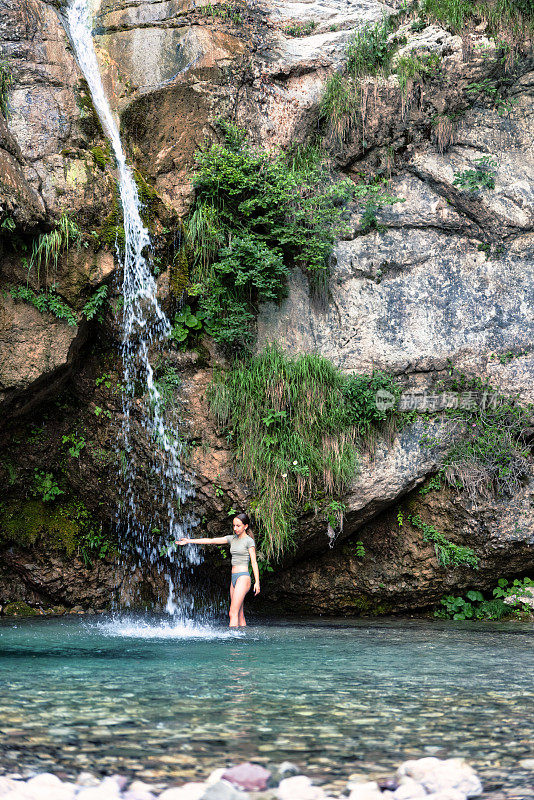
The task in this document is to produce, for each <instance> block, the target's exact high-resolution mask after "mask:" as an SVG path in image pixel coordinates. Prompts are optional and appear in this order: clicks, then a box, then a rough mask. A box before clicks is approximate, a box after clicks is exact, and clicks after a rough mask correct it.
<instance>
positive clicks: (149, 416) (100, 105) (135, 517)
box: [66, 0, 200, 619]
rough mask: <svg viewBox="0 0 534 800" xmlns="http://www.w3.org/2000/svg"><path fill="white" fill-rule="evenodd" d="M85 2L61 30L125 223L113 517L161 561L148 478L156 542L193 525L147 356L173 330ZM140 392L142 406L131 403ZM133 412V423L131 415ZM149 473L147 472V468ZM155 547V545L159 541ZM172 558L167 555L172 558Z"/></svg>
mask: <svg viewBox="0 0 534 800" xmlns="http://www.w3.org/2000/svg"><path fill="white" fill-rule="evenodd" d="M87 2H88V0H71V1H70V3H69V5H68V8H67V12H66V24H67V29H68V32H69V34H70V38H71V41H72V44H73V47H74V50H75V53H76V57H77V60H78V64H79V66H80V69H81V70H82V72H83V75H84V77H85V79H86V81H87V84H88V87H89V90H90V92H91V96H92V99H93V104H94V107H95V110H96V112H97V114H98V117H99V119H100V122H101V124H102V128H103V130H104V132H105V134H106V136H107V137H108V138H109V141H110V143H111V146H112V149H113V153H114V156H115V161H116V164H117V174H118V177H117V180H118V186H119V193H120V201H121V206H122V212H123V219H124V236H125V243H124V249H123V251H121V252H120V253H119V257H120V260H121V262H122V263H121V266H122V268H123V283H122V293H123V300H124V303H123V309H122V342H121V353H122V360H123V370H124V373H123V384H124V392H123V407H122V412H123V418H122V420H123V421H122V442H121V447H122V449H123V451H124V454H125V458H123V471H124V473H125V486H126V489H125V495H126V496H125V497H124V502H123V504H122V508H121V509H120V510H119V512H118V524H119V528H120V529H121V530H122V536H123V537H124V540H125V541H127V542H128V545H129V547H130V548H131V549H132V548H133V549H134V550H135V551H136V552H137V556H138V559H139V561H144V562H146V560H149V561H150V562H151V563H154V562H155V561H157V560H158V558H159V547H158V542H157V539H155V536H154V530H153V527H154V526H153V525H151V524H149V523H147V522H146V521H144V520H143V521H142V520H141V517H142V515H141V514H140V511H141V509H140V507H139V499H138V490H137V488H136V487H137V484H138V481H139V480H142V479H143V477H142V476H144V475H146V474H147V473H151V477H152V479H153V480H154V477H155V480H156V484H157V488H156V497H155V500H156V502H157V503H158V504H159V506H160V507H161V518H162V519H164V520H165V531H161V529H160V531H161V534H162V536H161V539H165V538H168V539H176V538H180V537H181V536H184V535H187V534H188V532H189V530H190V529H191V527H192V526H193V524H194V519H193V518H192V517H191V516H190V515H184V513H183V511H181V509H182V506H183V504H184V502H185V501H186V500H187V498H188V497H190V496H191V495H192V494H193V489H192V484H191V480H190V478H189V477H188V475H187V474H186V473H185V472H184V470H183V468H182V465H181V460H180V457H181V444H180V441H179V437H178V436H177V434H176V432H175V431H174V430H172V429H171V428H170V427H169V424H168V422H166V420H165V419H164V414H163V409H162V404H161V396H160V392H159V391H158V388H157V386H156V383H155V380H154V370H153V368H152V366H151V363H150V351H151V348H152V349H153V348H154V346H156V345H157V344H158V343H159V342H160V341H162V340H163V339H165V338H166V337H167V336H168V335H169V333H170V330H171V326H170V323H169V320H168V319H167V317H166V315H165V313H164V312H163V310H162V309H161V307H160V305H159V303H158V300H157V297H156V282H155V280H154V277H153V275H152V273H151V270H150V264H149V262H148V260H147V258H148V257H147V255H146V253H147V252H148V251H149V247H150V236H149V233H148V230H147V228H146V226H145V225H144V224H143V221H142V218H141V203H140V199H139V193H138V191H137V186H136V184H135V180H134V176H133V172H132V170H131V168H130V167H129V166H128V164H127V162H126V156H125V153H124V149H123V146H122V142H121V138H120V134H119V129H118V126H117V123H116V122H115V119H114V117H113V113H112V111H111V107H110V104H109V102H108V99H107V97H106V94H105V91H104V87H103V84H102V78H101V75H100V69H99V66H98V61H97V57H96V52H95V49H94V45H93V37H92V22H91V18H90V14H89V10H88V5H87ZM139 387H142V389H141V393H142V394H144V396H145V397H147V398H148V400H147V401H146V402H144V403H141V404H139V403H137V404H136V403H135V395H136V394H139ZM134 410H135V416H134ZM137 423H139V424H140V426H141V427H142V428H144V429H145V431H146V433H147V436H148V440H149V441H150V442H151V444H152V447H153V463H152V464H149V465H147V464H146V456H144V459H145V463H143V461H142V458H143V456H142V455H139V454H138V453H137V452H136V447H135V437H134V427H135V424H137ZM147 467H148V468H147ZM159 544H161V542H159ZM177 557H178V558H180V559H182V564H181V566H182V567H187V566H189V567H191V566H192V564H193V563H198V561H199V560H200V555H199V552H198V549H197V548H195V549H193V548H189V547H188V548H183V549H181V551H180V554H179V555H178V556H177ZM171 558H172V556H171ZM166 577H167V581H168V584H169V597H168V600H167V606H166V609H167V611H169V612H170V613H175V614H178V616H180V617H181V618H182V619H183V618H184V617H186V616H190V615H191V612H192V607H193V600H192V597H190V596H188V595H187V594H186V593H185V592H184V591H181V593H180V599H179V600H178V601H176V600H175V598H174V594H173V593H174V584H173V578H172V576H171V574H170V573H169V574H168V575H167V576H166Z"/></svg>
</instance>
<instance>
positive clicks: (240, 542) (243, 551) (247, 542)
mask: <svg viewBox="0 0 534 800" xmlns="http://www.w3.org/2000/svg"><path fill="white" fill-rule="evenodd" d="M225 538H226V541H227V542H230V553H231V554H232V567H241V568H242V569H243V570H248V565H249V561H250V554H249V552H248V551H249V548H250V547H256V545H255V544H254V539H253V538H252V536H249V535H248V533H245V535H244V536H243V537H242V538H241V539H240V538H239V536H236V534H235V533H229V534H228V536H226V537H225Z"/></svg>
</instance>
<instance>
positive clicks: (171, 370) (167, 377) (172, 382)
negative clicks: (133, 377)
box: [156, 363, 182, 411]
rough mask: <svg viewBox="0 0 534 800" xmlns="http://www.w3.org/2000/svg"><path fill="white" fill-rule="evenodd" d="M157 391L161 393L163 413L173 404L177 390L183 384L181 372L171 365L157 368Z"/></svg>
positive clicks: (164, 364) (166, 364)
mask: <svg viewBox="0 0 534 800" xmlns="http://www.w3.org/2000/svg"><path fill="white" fill-rule="evenodd" d="M156 374H157V379H156V389H157V390H158V392H159V393H160V396H161V397H160V408H161V410H162V411H165V409H166V408H167V407H168V406H169V405H170V404H172V402H173V400H174V398H175V395H176V389H178V387H179V386H180V385H181V383H182V377H181V375H180V372H179V370H178V369H177V368H176V367H175V366H173V365H172V364H169V363H163V365H161V366H158V367H157V371H156Z"/></svg>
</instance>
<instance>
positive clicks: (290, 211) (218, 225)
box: [185, 122, 353, 352]
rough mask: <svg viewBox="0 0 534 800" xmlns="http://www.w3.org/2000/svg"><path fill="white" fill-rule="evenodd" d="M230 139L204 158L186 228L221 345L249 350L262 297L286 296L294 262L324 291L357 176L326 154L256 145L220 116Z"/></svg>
mask: <svg viewBox="0 0 534 800" xmlns="http://www.w3.org/2000/svg"><path fill="white" fill-rule="evenodd" d="M218 126H219V129H220V131H221V133H222V136H223V142H222V143H221V144H212V145H210V146H209V147H208V148H207V149H206V150H204V151H203V152H200V153H199V154H198V155H197V171H196V173H195V176H194V186H195V190H196V200H195V205H194V208H193V210H192V213H191V215H190V217H189V219H188V220H187V222H186V226H185V232H186V237H187V242H188V246H189V248H190V249H191V251H192V254H193V255H192V262H193V263H192V265H191V269H190V275H191V283H192V286H191V289H190V290H189V294H190V295H193V296H196V297H197V298H198V299H197V302H198V305H199V308H200V310H201V311H203V312H205V314H206V317H205V320H206V324H209V325H210V328H211V335H212V336H213V338H214V339H215V341H216V342H218V343H219V344H221V345H223V346H225V347H226V348H228V349H229V350H231V351H234V352H236V351H239V350H243V349H250V348H251V347H252V343H253V340H254V324H255V317H256V313H257V310H258V307H259V304H260V303H264V302H268V301H272V302H278V301H280V300H281V299H282V298H283V297H284V296H285V294H286V291H287V278H288V275H289V271H290V269H291V268H292V267H294V266H298V267H300V268H301V269H302V270H303V271H304V272H305V273H306V274H307V275H308V277H309V279H310V282H311V285H312V287H315V288H316V289H317V291H320V290H321V289H322V290H323V291H325V287H326V285H327V282H328V270H329V260H330V255H331V253H332V249H333V246H334V242H335V240H336V238H337V237H338V236H339V235H340V234H341V233H342V232H343V231H345V230H346V222H345V216H346V215H347V212H346V203H347V201H348V199H349V198H350V197H351V196H352V193H353V184H352V182H351V181H348V180H343V181H334V180H333V178H332V176H331V174H330V172H329V170H328V168H327V166H326V164H325V163H324V161H322V160H321V158H320V157H319V155H318V154H317V152H315V151H313V150H308V151H306V153H303V152H300V154H298V157H296V156H295V154H294V153H290V154H284V153H281V152H271V151H267V150H261V149H259V148H254V147H252V146H251V145H250V144H248V142H247V140H246V133H245V131H244V130H242V129H241V128H238V127H236V126H235V125H232V124H230V123H228V122H219V123H218Z"/></svg>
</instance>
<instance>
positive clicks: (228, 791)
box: [201, 780, 248, 800]
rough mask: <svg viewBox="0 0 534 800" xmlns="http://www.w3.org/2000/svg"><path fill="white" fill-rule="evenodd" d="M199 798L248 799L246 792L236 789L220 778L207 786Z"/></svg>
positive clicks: (216, 799)
mask: <svg viewBox="0 0 534 800" xmlns="http://www.w3.org/2000/svg"><path fill="white" fill-rule="evenodd" d="M201 800H248V794H247V793H246V792H242V791H240V790H239V789H236V788H235V786H233V785H232V784H231V783H228V782H227V781H224V780H220V781H217V783H212V784H211V786H208V788H207V789H206V790H205V791H204V794H202V795H201Z"/></svg>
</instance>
